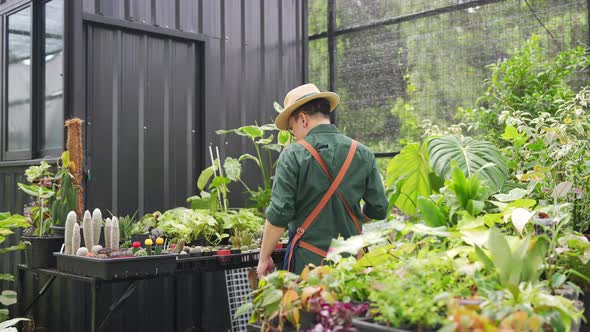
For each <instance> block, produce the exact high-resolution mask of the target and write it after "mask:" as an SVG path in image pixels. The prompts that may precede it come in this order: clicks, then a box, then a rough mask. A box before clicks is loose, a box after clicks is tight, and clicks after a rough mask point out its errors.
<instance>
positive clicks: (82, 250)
mask: <svg viewBox="0 0 590 332" xmlns="http://www.w3.org/2000/svg"><path fill="white" fill-rule="evenodd" d="M76 256H88V248H86V247H81V248H78V250H76Z"/></svg>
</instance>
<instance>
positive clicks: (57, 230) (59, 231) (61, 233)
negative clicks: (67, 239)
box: [49, 225, 66, 236]
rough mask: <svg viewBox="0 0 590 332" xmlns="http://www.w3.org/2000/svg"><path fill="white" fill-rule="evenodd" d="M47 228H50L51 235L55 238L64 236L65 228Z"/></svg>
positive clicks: (52, 226)
mask: <svg viewBox="0 0 590 332" xmlns="http://www.w3.org/2000/svg"><path fill="white" fill-rule="evenodd" d="M49 228H51V229H52V230H53V235H55V236H64V235H65V234H66V228H65V226H55V225H51V226H49Z"/></svg>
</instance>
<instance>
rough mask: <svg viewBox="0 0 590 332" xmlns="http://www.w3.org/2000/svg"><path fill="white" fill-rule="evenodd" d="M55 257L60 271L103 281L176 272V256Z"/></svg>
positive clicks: (59, 255) (57, 254)
mask: <svg viewBox="0 0 590 332" xmlns="http://www.w3.org/2000/svg"><path fill="white" fill-rule="evenodd" d="M55 256H56V257H57V269H58V270H59V271H62V272H68V273H73V274H77V275H83V276H87V277H94V278H99V279H103V280H114V279H129V278H139V277H148V276H157V275H166V274H172V273H174V271H175V270H176V255H174V254H162V255H154V256H141V257H121V258H95V257H83V256H75V255H65V254H60V253H55Z"/></svg>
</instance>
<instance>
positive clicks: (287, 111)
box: [275, 83, 340, 130]
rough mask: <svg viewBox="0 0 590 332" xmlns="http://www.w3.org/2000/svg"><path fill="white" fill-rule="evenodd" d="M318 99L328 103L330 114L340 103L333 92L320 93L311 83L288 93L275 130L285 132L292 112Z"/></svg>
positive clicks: (276, 121)
mask: <svg viewBox="0 0 590 332" xmlns="http://www.w3.org/2000/svg"><path fill="white" fill-rule="evenodd" d="M319 98H324V99H326V100H328V101H329V102H330V112H332V111H333V110H334V109H335V108H336V106H338V102H340V97H339V96H338V95H337V94H335V93H334V92H320V89H318V87H317V86H315V84H311V83H310V84H304V85H300V86H298V87H296V88H295V89H293V90H291V91H289V93H287V96H285V101H284V102H283V104H284V109H283V111H282V112H280V113H279V116H278V117H277V118H276V120H275V124H276V126H277V128H279V129H281V130H287V129H288V128H289V117H291V114H292V113H293V111H295V110H296V109H298V108H299V107H300V106H301V105H303V104H305V103H307V102H309V101H312V100H314V99H319Z"/></svg>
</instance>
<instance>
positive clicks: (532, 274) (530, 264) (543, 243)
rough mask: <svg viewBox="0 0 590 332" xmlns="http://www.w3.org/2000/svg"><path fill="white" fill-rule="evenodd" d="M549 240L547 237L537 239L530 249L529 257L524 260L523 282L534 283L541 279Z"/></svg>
mask: <svg viewBox="0 0 590 332" xmlns="http://www.w3.org/2000/svg"><path fill="white" fill-rule="evenodd" d="M548 248H549V240H548V239H547V237H545V236H540V237H537V239H536V241H535V243H533V245H532V246H531V248H530V249H528V255H527V256H526V258H525V259H524V260H523V267H522V280H523V281H529V282H533V281H536V280H537V278H539V275H540V274H541V272H542V267H543V263H544V262H545V256H546V255H547V249H548Z"/></svg>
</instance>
